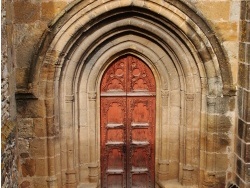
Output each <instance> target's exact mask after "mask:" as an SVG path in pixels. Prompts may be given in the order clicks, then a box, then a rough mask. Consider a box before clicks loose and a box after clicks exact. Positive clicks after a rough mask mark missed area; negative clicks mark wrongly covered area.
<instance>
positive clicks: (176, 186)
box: [160, 180, 198, 188]
mask: <svg viewBox="0 0 250 188" xmlns="http://www.w3.org/2000/svg"><path fill="white" fill-rule="evenodd" d="M160 188H198V186H197V185H191V186H184V185H181V183H180V182H178V181H177V180H171V181H162V182H161V186H160Z"/></svg>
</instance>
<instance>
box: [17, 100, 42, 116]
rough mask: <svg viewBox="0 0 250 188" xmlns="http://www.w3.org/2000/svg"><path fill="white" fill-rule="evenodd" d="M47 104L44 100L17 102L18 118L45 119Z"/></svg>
mask: <svg viewBox="0 0 250 188" xmlns="http://www.w3.org/2000/svg"><path fill="white" fill-rule="evenodd" d="M45 112H46V108H45V104H44V101H43V100H26V101H22V100H19V101H17V116H18V117H24V118H43V117H45Z"/></svg>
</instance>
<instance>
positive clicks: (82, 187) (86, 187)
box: [77, 183, 99, 188]
mask: <svg viewBox="0 0 250 188" xmlns="http://www.w3.org/2000/svg"><path fill="white" fill-rule="evenodd" d="M98 187H99V186H98V184H97V183H81V184H79V185H78V186H77V188H98Z"/></svg>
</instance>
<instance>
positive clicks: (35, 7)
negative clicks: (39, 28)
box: [14, 1, 40, 23]
mask: <svg viewBox="0 0 250 188" xmlns="http://www.w3.org/2000/svg"><path fill="white" fill-rule="evenodd" d="M14 15H15V22H16V23H31V22H35V21H36V20H39V19H40V3H39V1H38V2H37V3H31V2H29V1H15V2H14Z"/></svg>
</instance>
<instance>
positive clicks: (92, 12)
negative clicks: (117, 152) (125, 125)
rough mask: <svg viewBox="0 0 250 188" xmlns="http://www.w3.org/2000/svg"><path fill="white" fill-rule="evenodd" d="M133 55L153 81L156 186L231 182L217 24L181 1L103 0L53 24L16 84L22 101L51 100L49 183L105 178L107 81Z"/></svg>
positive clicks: (228, 82) (83, 183) (226, 80)
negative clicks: (115, 65)
mask: <svg viewBox="0 0 250 188" xmlns="http://www.w3.org/2000/svg"><path fill="white" fill-rule="evenodd" d="M126 54H131V55H133V56H136V57H138V58H140V59H141V60H142V61H143V62H145V63H146V64H147V65H148V67H149V68H150V69H151V70H152V73H153V74H154V76H155V79H156V105H157V106H156V135H155V136H156V150H155V152H156V153H155V156H156V158H155V180H156V182H155V187H165V186H167V185H168V182H169V181H176V182H177V184H179V186H180V187H181V186H187V185H194V186H198V187H201V186H203V187H211V186H214V185H215V182H217V184H218V185H219V184H220V183H221V182H220V181H221V180H222V179H223V181H224V182H225V181H226V172H227V171H228V169H230V167H229V166H226V165H223V164H219V165H218V164H217V161H218V159H221V158H223V157H225V158H227V157H228V152H227V150H226V147H227V146H229V145H230V141H229V140H230V138H229V136H228V135H229V134H228V131H230V125H231V124H230V121H229V119H230V117H229V114H230V113H228V112H229V111H230V108H231V106H230V104H231V103H233V101H234V93H235V88H234V86H233V81H232V73H231V69H230V65H229V63H228V60H227V56H226V55H225V53H224V50H223V48H222V47H221V45H220V41H219V40H218V38H217V37H216V34H215V32H214V31H213V30H212V29H211V28H210V26H209V25H208V23H207V22H206V21H205V19H204V18H203V17H202V16H201V15H199V14H198V13H197V11H196V10H195V8H193V7H192V6H191V5H189V4H188V3H187V2H184V1H182V0H176V1H172V0H162V1H156V0H126V1H123V0H105V1H99V0H97V1H75V2H74V3H72V4H71V5H70V6H68V8H66V9H65V10H64V11H63V12H62V13H61V14H60V15H58V17H57V18H56V19H55V20H54V21H52V22H51V24H50V25H49V27H48V31H46V32H45V33H44V35H43V38H42V40H41V42H40V44H39V46H38V48H37V49H36V53H35V56H34V59H33V64H32V65H31V68H30V76H29V85H28V86H27V90H26V91H23V90H18V91H17V96H18V97H19V100H20V101H22V100H23V101H26V102H23V103H22V104H24V105H32V104H34V103H36V102H37V103H39V102H40V103H42V104H44V106H45V113H44V114H42V116H43V118H44V119H45V120H46V126H47V129H48V131H47V140H48V141H47V148H48V149H47V152H46V153H47V156H45V158H46V160H47V164H48V179H47V182H48V187H88V186H89V187H91V186H95V187H98V186H100V108H99V107H100V81H101V78H102V75H103V73H104V71H105V69H106V68H107V67H108V66H109V65H110V64H111V63H112V62H114V61H115V59H117V58H119V57H121V56H124V55H126ZM29 98H36V99H37V100H29ZM225 122H227V123H229V125H227V126H226V127H225V126H224V125H225ZM221 129H223V131H224V132H223V133H221V132H220V131H222V130H221ZM51 130H54V131H51ZM225 132H226V133H225ZM221 134H223V135H222V138H220V136H218V137H216V136H214V135H221ZM173 135H174V136H173ZM216 139H224V140H226V141H225V142H223V144H221V143H218V142H217V140H216ZM211 142H215V143H216V144H217V145H216V144H211ZM197 143H199V144H197ZM218 148H219V149H218ZM220 163H223V162H222V161H220ZM225 163H226V162H225ZM220 185H221V184H220Z"/></svg>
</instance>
